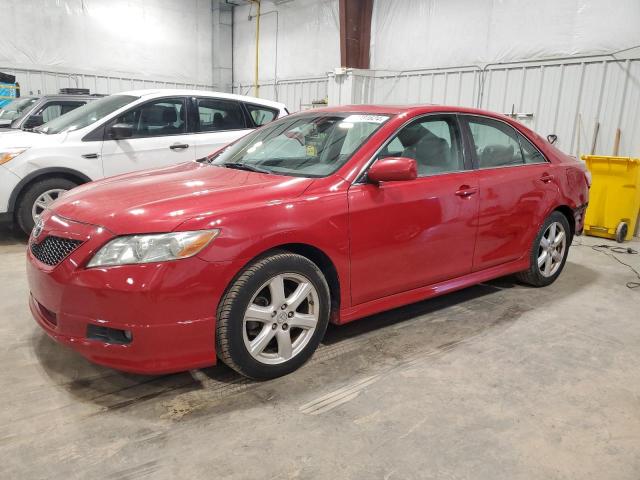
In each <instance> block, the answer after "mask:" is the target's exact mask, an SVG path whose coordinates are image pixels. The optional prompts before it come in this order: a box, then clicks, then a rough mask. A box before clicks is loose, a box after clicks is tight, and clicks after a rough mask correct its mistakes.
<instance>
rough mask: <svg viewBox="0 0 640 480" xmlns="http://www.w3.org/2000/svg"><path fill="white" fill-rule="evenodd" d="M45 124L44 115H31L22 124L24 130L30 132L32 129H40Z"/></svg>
mask: <svg viewBox="0 0 640 480" xmlns="http://www.w3.org/2000/svg"><path fill="white" fill-rule="evenodd" d="M43 124H44V117H43V116H42V115H31V116H30V117H29V118H27V119H26V120H25V121H24V123H23V124H22V128H24V129H25V130H30V129H32V128H36V127H39V126H40V125H43Z"/></svg>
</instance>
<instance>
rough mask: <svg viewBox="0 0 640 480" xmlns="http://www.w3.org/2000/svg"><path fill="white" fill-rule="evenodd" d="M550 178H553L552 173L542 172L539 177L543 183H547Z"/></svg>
mask: <svg viewBox="0 0 640 480" xmlns="http://www.w3.org/2000/svg"><path fill="white" fill-rule="evenodd" d="M551 180H553V175H551V174H550V173H543V174H542V176H541V177H540V181H541V182H543V183H549V182H550V181H551Z"/></svg>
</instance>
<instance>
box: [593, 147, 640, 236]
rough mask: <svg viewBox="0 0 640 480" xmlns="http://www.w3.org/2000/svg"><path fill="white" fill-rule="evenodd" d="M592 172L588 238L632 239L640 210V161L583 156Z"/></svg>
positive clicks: (636, 159) (639, 159)
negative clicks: (589, 236) (591, 236)
mask: <svg viewBox="0 0 640 480" xmlns="http://www.w3.org/2000/svg"><path fill="white" fill-rule="evenodd" d="M582 159H583V160H584V161H585V162H586V164H587V168H588V169H589V171H590V172H591V176H592V183H591V190H590V192H589V206H588V207H587V213H586V215H585V220H584V231H585V233H586V234H587V235H593V236H596V237H605V238H615V239H616V240H617V241H618V242H623V241H624V240H630V239H631V237H632V236H633V231H634V229H635V226H636V222H637V219H638V210H640V158H630V157H603V156H598V155H583V156H582Z"/></svg>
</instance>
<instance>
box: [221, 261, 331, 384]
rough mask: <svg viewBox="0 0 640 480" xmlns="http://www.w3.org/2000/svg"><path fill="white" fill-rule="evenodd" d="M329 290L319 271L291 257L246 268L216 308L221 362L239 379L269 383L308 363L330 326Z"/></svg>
mask: <svg viewBox="0 0 640 480" xmlns="http://www.w3.org/2000/svg"><path fill="white" fill-rule="evenodd" d="M329 310H330V300H329V287H328V286H327V282H326V280H325V278H324V276H323V275H322V272H321V271H320V269H319V268H318V267H317V266H316V265H315V264H314V263H313V262H311V261H310V260H309V259H307V258H306V257H303V256H301V255H297V254H293V253H286V252H281V253H275V254H273V255H270V256H268V257H265V258H263V259H260V260H258V261H256V262H254V263H253V264H252V265H250V266H249V267H247V268H246V269H245V270H244V271H243V272H242V273H241V274H240V276H239V277H238V278H237V279H236V280H235V281H234V282H233V284H232V285H231V287H230V288H229V289H228V291H227V292H226V294H225V295H224V297H223V298H222V300H221V302H220V306H219V307H218V316H217V325H216V345H217V352H218V356H219V357H220V359H221V360H222V361H223V362H224V363H226V364H227V365H229V366H230V367H231V368H233V369H234V370H236V371H237V372H239V373H241V374H242V375H245V376H248V377H252V378H257V379H268V378H275V377H279V376H281V375H286V374H287V373H290V372H292V371H294V370H296V369H297V368H299V367H300V366H301V365H302V364H303V363H304V362H306V361H307V360H308V359H309V358H310V357H311V355H312V354H313V352H314V351H315V349H316V348H317V347H318V344H319V343H320V340H322V337H323V336H324V333H325V330H326V328H327V324H328V322H329Z"/></svg>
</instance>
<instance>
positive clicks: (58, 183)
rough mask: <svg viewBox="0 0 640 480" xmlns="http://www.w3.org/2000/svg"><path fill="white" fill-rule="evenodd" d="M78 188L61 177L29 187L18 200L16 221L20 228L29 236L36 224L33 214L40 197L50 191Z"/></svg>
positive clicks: (40, 181) (41, 181) (39, 181)
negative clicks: (34, 206) (34, 205)
mask: <svg viewBox="0 0 640 480" xmlns="http://www.w3.org/2000/svg"><path fill="white" fill-rule="evenodd" d="M77 186H78V184H77V183H75V182H73V181H71V180H68V179H66V178H60V177H50V178H46V179H44V180H38V181H37V182H35V183H33V184H31V185H29V186H28V187H27V188H26V190H25V191H24V192H22V194H21V195H20V198H19V199H18V205H17V208H16V221H17V222H18V226H19V227H20V228H21V229H22V231H23V232H24V233H26V234H27V235H29V234H30V233H31V230H33V226H34V224H35V220H34V219H33V215H32V213H31V212H32V208H33V204H34V203H35V201H36V200H37V199H38V197H39V196H40V195H42V194H43V193H45V192H47V191H49V190H56V189H61V190H71V189H72V188H74V187H77Z"/></svg>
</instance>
